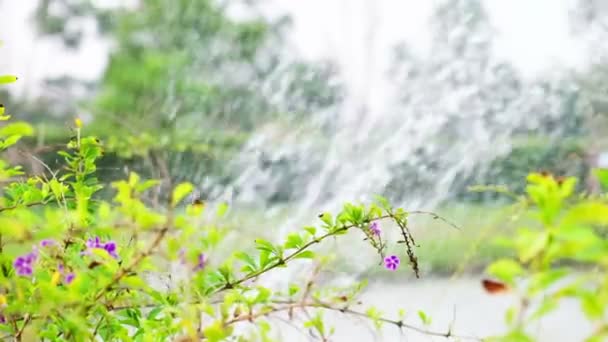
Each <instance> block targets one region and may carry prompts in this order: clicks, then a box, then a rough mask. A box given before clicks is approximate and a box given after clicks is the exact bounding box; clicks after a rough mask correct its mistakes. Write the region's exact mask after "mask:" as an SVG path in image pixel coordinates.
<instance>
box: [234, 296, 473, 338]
mask: <svg viewBox="0 0 608 342" xmlns="http://www.w3.org/2000/svg"><path fill="white" fill-rule="evenodd" d="M284 303H285V304H283V305H281V306H276V307H271V308H267V309H265V310H260V311H259V312H257V313H252V314H243V315H240V316H238V317H235V318H232V319H230V320H227V321H225V322H224V325H225V326H226V325H231V324H236V323H239V322H245V321H249V322H251V321H253V320H255V319H256V318H261V317H265V316H269V315H271V314H274V313H279V312H284V311H289V310H294V309H302V310H304V309H306V308H317V309H324V310H329V311H338V312H341V313H343V314H349V315H353V316H358V317H363V318H367V319H371V318H370V317H369V315H367V314H366V313H364V312H360V311H356V310H352V309H348V308H338V307H334V306H332V305H331V304H328V303H324V302H320V301H315V302H305V303H301V302H284ZM378 320H379V321H381V322H383V323H387V324H391V325H394V326H396V327H397V328H399V329H400V330H401V329H409V330H412V331H415V332H418V333H421V334H424V335H427V336H436V337H443V338H450V337H454V338H459V339H464V340H472V341H482V339H481V338H479V337H476V336H469V335H456V334H454V333H452V331H451V330H448V331H447V332H439V331H433V330H427V329H424V328H421V327H418V326H415V325H411V324H408V323H404V322H403V321H401V320H399V321H397V320H392V319H388V318H378Z"/></svg>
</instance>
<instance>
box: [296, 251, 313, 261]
mask: <svg viewBox="0 0 608 342" xmlns="http://www.w3.org/2000/svg"><path fill="white" fill-rule="evenodd" d="M314 257H315V253H314V252H313V251H302V252H300V253H298V254H296V256H294V257H293V258H294V259H314Z"/></svg>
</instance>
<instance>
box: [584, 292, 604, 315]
mask: <svg viewBox="0 0 608 342" xmlns="http://www.w3.org/2000/svg"><path fill="white" fill-rule="evenodd" d="M579 296H580V299H581V307H582V309H583V312H584V313H585V315H587V317H588V318H589V319H591V320H595V319H598V318H601V317H602V316H603V315H604V306H603V305H602V303H601V302H600V301H599V300H598V298H597V296H596V295H595V294H593V293H590V292H582V293H581V294H580V295H579Z"/></svg>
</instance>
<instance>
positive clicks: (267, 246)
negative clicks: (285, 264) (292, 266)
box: [255, 239, 275, 254]
mask: <svg viewBox="0 0 608 342" xmlns="http://www.w3.org/2000/svg"><path fill="white" fill-rule="evenodd" d="M255 244H256V246H255V248H256V249H258V250H260V251H266V252H269V253H271V254H273V253H274V251H275V247H274V245H273V244H272V243H270V241H266V240H264V239H256V240H255Z"/></svg>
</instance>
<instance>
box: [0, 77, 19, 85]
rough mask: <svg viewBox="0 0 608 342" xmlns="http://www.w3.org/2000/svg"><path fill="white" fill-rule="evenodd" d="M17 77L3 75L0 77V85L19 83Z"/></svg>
mask: <svg viewBox="0 0 608 342" xmlns="http://www.w3.org/2000/svg"><path fill="white" fill-rule="evenodd" d="M17 79H18V78H17V76H14V75H1V76H0V84H8V83H13V82H17Z"/></svg>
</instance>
